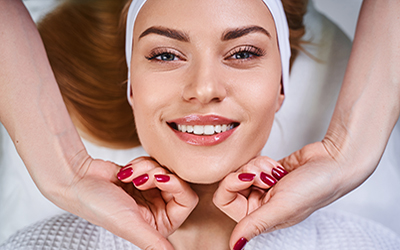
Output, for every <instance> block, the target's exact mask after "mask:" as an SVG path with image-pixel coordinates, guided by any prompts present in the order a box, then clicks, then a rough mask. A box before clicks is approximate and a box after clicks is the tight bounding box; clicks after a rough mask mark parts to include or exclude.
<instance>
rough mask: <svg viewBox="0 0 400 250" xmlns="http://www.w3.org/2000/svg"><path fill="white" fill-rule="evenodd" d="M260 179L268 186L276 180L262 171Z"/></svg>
mask: <svg viewBox="0 0 400 250" xmlns="http://www.w3.org/2000/svg"><path fill="white" fill-rule="evenodd" d="M260 179H261V180H262V181H263V182H264V183H265V184H267V185H268V186H270V187H272V186H273V185H275V184H276V180H275V179H274V177H272V176H271V175H269V174H266V173H264V172H261V174H260Z"/></svg>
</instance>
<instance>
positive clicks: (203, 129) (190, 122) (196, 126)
mask: <svg viewBox="0 0 400 250" xmlns="http://www.w3.org/2000/svg"><path fill="white" fill-rule="evenodd" d="M167 124H168V126H169V127H170V128H171V129H172V130H173V132H175V134H176V135H177V136H178V138H179V139H181V140H182V141H184V142H186V143H188V144H191V145H196V146H212V145H216V144H218V143H221V142H223V141H224V140H226V139H227V138H228V137H229V136H230V135H231V134H232V133H233V132H234V131H235V129H236V128H237V127H238V126H239V125H240V123H239V122H237V121H233V120H230V119H228V118H225V117H221V116H216V115H207V116H200V115H189V116H185V117H182V118H178V119H175V120H170V121H168V122H167Z"/></svg>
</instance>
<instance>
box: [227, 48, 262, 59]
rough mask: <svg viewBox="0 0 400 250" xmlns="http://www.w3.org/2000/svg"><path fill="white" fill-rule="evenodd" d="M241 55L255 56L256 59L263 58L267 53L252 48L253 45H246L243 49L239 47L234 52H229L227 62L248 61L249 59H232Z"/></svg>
mask: <svg viewBox="0 0 400 250" xmlns="http://www.w3.org/2000/svg"><path fill="white" fill-rule="evenodd" d="M240 53H249V54H250V56H255V57H261V56H264V55H265V51H264V50H262V49H260V48H258V47H255V46H252V45H246V46H244V47H243V46H242V47H238V48H235V49H234V50H232V51H231V52H229V54H228V56H227V57H226V60H248V59H249V58H245V59H238V58H235V59H234V58H232V57H233V56H235V55H237V54H240Z"/></svg>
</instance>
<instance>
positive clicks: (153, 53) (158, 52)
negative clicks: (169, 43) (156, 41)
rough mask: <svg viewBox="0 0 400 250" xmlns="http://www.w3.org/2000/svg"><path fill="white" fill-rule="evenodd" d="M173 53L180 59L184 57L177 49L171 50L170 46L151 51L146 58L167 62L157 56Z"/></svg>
mask: <svg viewBox="0 0 400 250" xmlns="http://www.w3.org/2000/svg"><path fill="white" fill-rule="evenodd" d="M168 54H169V55H173V56H174V57H177V58H178V59H181V60H182V57H181V56H180V55H178V53H176V51H173V50H170V49H168V48H157V49H155V50H153V51H151V52H150V54H149V55H148V56H145V58H146V59H147V60H149V61H158V62H166V61H163V60H160V59H157V57H159V56H162V55H168Z"/></svg>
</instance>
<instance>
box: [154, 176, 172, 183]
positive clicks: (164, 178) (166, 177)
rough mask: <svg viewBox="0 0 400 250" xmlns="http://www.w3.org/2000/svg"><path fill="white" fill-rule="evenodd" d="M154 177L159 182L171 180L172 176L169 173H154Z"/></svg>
mask: <svg viewBox="0 0 400 250" xmlns="http://www.w3.org/2000/svg"><path fill="white" fill-rule="evenodd" d="M154 178H156V181H158V182H169V179H170V177H169V176H168V175H164V174H156V175H154Z"/></svg>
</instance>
